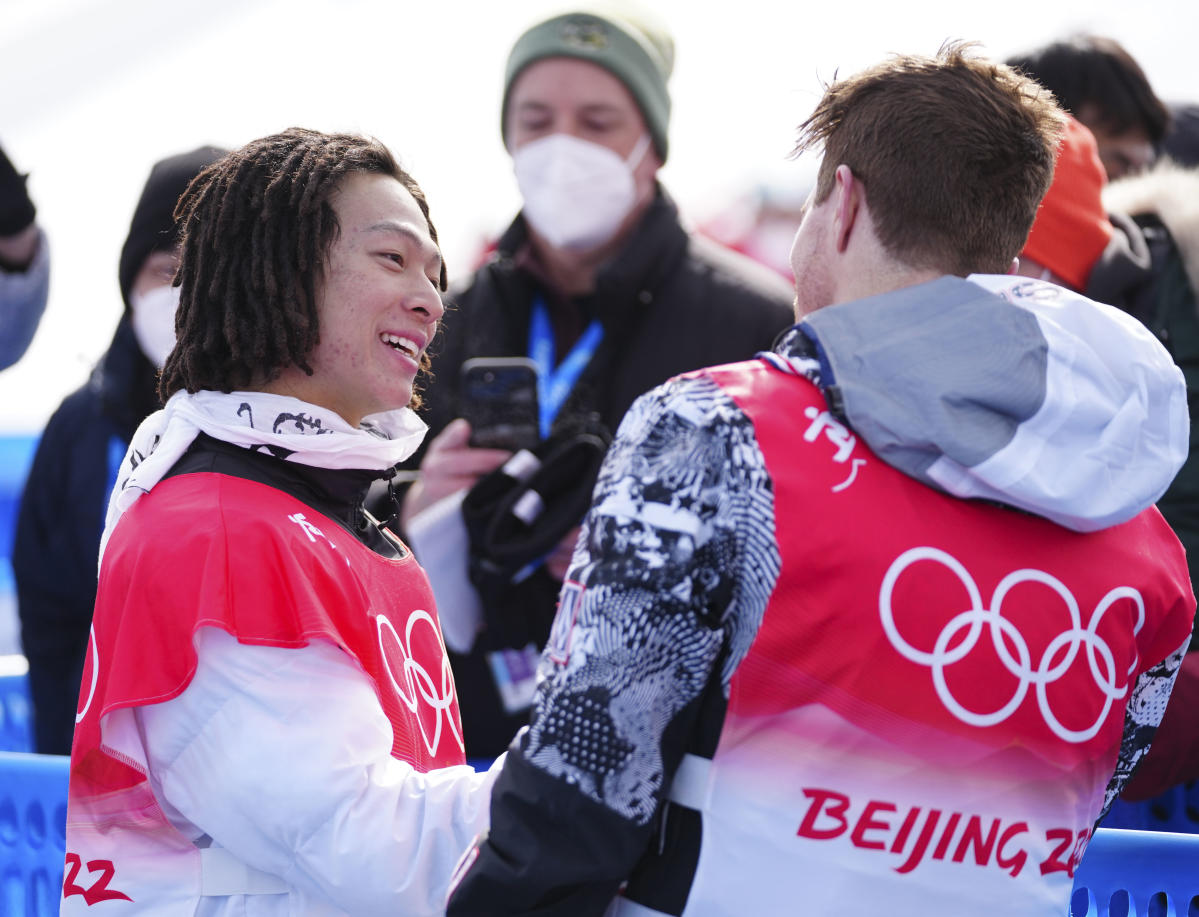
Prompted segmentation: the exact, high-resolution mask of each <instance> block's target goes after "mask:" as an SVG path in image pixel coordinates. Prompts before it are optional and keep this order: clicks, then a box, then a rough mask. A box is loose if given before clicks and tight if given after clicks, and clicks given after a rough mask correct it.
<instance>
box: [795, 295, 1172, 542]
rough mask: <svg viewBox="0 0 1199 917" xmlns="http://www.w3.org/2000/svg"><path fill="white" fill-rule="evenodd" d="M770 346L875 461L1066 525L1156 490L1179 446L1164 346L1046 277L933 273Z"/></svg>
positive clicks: (1111, 513) (1113, 515) (1133, 507)
mask: <svg viewBox="0 0 1199 917" xmlns="http://www.w3.org/2000/svg"><path fill="white" fill-rule="evenodd" d="M780 351H783V352H784V355H785V356H787V357H788V358H789V362H791V364H792V366H793V368H796V369H799V368H800V366H799V364H800V363H807V364H808V366H807V367H805V368H803V369H802V370H801V371H803V372H805V374H807V375H809V376H814V377H818V379H819V384H820V386H821V388H822V389H823V390H824V391H825V395H826V397H827V398H828V401H829V404H830V406H831V408H832V409H833V410H834V412H835V413H839V414H841V415H843V417H844V418H845V419H846V420H847V421H848V422H849V424H850V426H852V427H853V429H854V430H855V431H856V432H857V433H858V434H859V435H860V436H861V437H862V438H863V439H864V440H865V441H866V442H867V443H868V444H869V445H870V447H871V448H872V449H873V450H874V451H875V452H876V453H877V454H878V455H879V457H880V458H882V459H883V460H884V461H886V462H888V463H889V464H891V465H893V466H894V467H896V468H898V469H899V470H901V471H903V472H904V473H906V474H908V475H911V476H912V477H914V478H916V479H918V480H920V481H923V482H924V483H926V484H928V485H930V486H932V487H935V488H937V489H938V490H943V491H945V492H947V493H950V494H953V495H954V496H957V497H965V498H983V499H988V500H994V501H997V502H1000V503H1004V504H1007V505H1009V506H1014V507H1018V508H1020V509H1023V510H1027V511H1028V512H1031V513H1035V514H1037V515H1039V516H1044V517H1045V518H1047V519H1051V520H1053V521H1054V522H1056V523H1058V524H1060V525H1063V526H1066V527H1067V528H1070V529H1073V530H1075V531H1080V532H1089V531H1095V530H1097V529H1103V528H1107V527H1109V526H1112V525H1117V524H1119V523H1121V522H1125V521H1127V520H1128V519H1131V518H1132V517H1133V516H1135V515H1137V514H1138V513H1139V512H1141V511H1142V510H1144V509H1145V508H1147V507H1148V506H1150V505H1152V504H1153V503H1155V502H1156V501H1157V499H1158V498H1159V497H1160V496H1161V495H1162V493H1164V492H1165V490H1166V487H1167V486H1168V485H1169V484H1170V482H1171V481H1172V480H1173V478H1174V475H1175V474H1177V473H1178V469H1179V468H1180V467H1181V466H1182V463H1183V460H1184V459H1185V458H1186V455H1187V442H1188V434H1189V420H1188V415H1187V403H1186V388H1185V385H1184V382H1183V377H1182V373H1181V371H1180V370H1179V369H1178V368H1177V367H1176V366H1175V365H1174V363H1173V361H1172V360H1171V359H1170V356H1169V354H1168V353H1167V352H1166V350H1165V348H1164V347H1163V346H1162V345H1161V344H1160V343H1159V342H1158V341H1157V339H1156V338H1154V337H1153V335H1152V334H1150V333H1149V332H1148V331H1147V330H1146V329H1145V328H1144V326H1143V325H1141V324H1140V322H1138V321H1136V320H1135V319H1133V318H1131V317H1130V316H1128V315H1125V314H1124V313H1123V312H1120V311H1119V310H1118V309H1114V308H1112V307H1110V306H1105V305H1102V304H1100V303H1095V302H1092V301H1091V300H1089V299H1087V298H1085V297H1083V296H1080V295H1078V294H1076V293H1072V292H1070V291H1068V290H1065V289H1062V288H1061V287H1058V286H1054V285H1053V284H1049V283H1045V282H1043V281H1037V280H1029V279H1027V278H1022V277H1013V276H990V275H974V276H971V277H970V278H969V279H968V280H962V279H960V278H957V277H942V278H939V279H938V280H935V281H931V282H929V283H924V284H920V285H918V286H914V287H909V288H906V289H902V290H898V291H894V292H891V293H887V294H884V295H881V296H875V297H870V298H868V299H862V300H857V301H855V302H849V303H842V304H839V305H835V306H830V307H828V308H826V309H821V310H819V311H818V312H814V313H812V314H811V315H809V316H808V317H807V318H805V319H804V321H802V322H801V323H800V324H799V325H797V326H796V328H795V330H793V331H792V332H791V333H790V334H789V335H788V337H787V338H785V339H784V341H783V342H782V344H781V345H780ZM805 358H806V359H805ZM812 361H818V362H819V370H818V371H813V368H812V367H813V365H814V364H813V363H812Z"/></svg>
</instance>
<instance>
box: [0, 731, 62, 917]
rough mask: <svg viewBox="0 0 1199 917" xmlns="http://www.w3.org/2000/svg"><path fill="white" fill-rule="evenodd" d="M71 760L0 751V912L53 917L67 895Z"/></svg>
mask: <svg viewBox="0 0 1199 917" xmlns="http://www.w3.org/2000/svg"><path fill="white" fill-rule="evenodd" d="M70 764H71V759H70V758H67V757H65V756H59V755H27V754H18V753H14V752H0V914H4V915H5V917H53V915H57V914H58V902H59V898H60V897H61V895H62V876H63V858H64V846H65V838H66V830H67V778H68V774H69V773H70Z"/></svg>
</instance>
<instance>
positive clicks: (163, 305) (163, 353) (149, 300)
mask: <svg viewBox="0 0 1199 917" xmlns="http://www.w3.org/2000/svg"><path fill="white" fill-rule="evenodd" d="M129 307H130V308H131V309H132V310H133V334H134V335H135V336H136V337H137V343H138V345H139V346H140V347H141V349H142V353H144V354H145V355H146V359H148V360H149V361H150V362H151V363H153V364H154V365H155V366H157V367H158V368H159V369H162V365H163V364H164V363H165V362H166V361H167V356H168V355H169V354H170V352H171V351H172V350H173V349H174V348H175V311H176V310H177V309H178V308H179V287H173V286H169V285H168V286H165V287H154V289H152V290H149V291H147V292H145V293H142V294H140V295H138V294H137V293H134V294H133V295H131V296H130V297H129Z"/></svg>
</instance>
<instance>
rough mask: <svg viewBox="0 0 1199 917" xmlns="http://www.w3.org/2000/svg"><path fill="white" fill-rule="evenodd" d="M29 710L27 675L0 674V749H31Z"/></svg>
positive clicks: (31, 733) (31, 726)
mask: <svg viewBox="0 0 1199 917" xmlns="http://www.w3.org/2000/svg"><path fill="white" fill-rule="evenodd" d="M3 658H5V659H8V658H13V657H8V656H6V657H3ZM16 658H18V659H19V658H20V657H16ZM31 710H32V707H31V706H30V703H29V679H28V677H27V676H26V675H23V674H21V675H17V674H13V675H5V674H0V751H33V722H32V714H31Z"/></svg>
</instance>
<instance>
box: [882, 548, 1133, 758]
mask: <svg viewBox="0 0 1199 917" xmlns="http://www.w3.org/2000/svg"><path fill="white" fill-rule="evenodd" d="M920 561H932V562H934V563H938V564H941V565H942V566H944V567H946V568H948V569H949V570H950V571H951V572H952V573H953V574H954V575H956V576H957V578H958V579H959V580H960V581H961V583H962V585H963V586H965V588H966V594H967V595H968V597H969V599H970V607H969V608H968V609H967V610H965V611H963V612H961V613H959V614H958V615H956V616H955V617H953V618H952V619H950V621H949V622H948V623H947V624H946V625H945V626H944V627H943V628H942V629H941V632H940V633H939V634H938V635H937V639H936V642H935V644H934V646H933V649H932V652H925V651H923V650H920V649H917V648H916V647H914V646H912V645H911V644H910V643H908V641H907V640H905V639H904V638H903V636H902V635H901V634H900V632H899V628H898V627H897V626H896V624H895V614H894V610H893V609H892V607H891V596H892V593H893V592H894V589H895V584H896V582H897V581H898V580H899V577H900V576H902V575H903V573H904V572H905V571H906V570H907V569H908V568H909V567H910V566H912V565H913V564H915V563H918V562H920ZM1030 582H1031V583H1041V584H1042V585H1045V586H1048V587H1049V588H1050V589H1052V590H1053V591H1054V592H1056V593H1057V594H1058V596H1059V597H1060V598H1061V599H1062V602H1063V603H1064V604H1065V607H1066V609H1067V610H1068V612H1069V614H1070V625H1071V626H1070V627H1069V629H1067V630H1065V631H1063V632H1062V633H1060V634H1058V635H1057V636H1056V637H1054V638H1053V639H1052V640H1051V641H1050V642H1049V645H1048V646H1046V647H1045V651H1044V653H1042V654H1041V658H1040V660H1039V661H1038V662H1037V665H1036V667H1035V668H1034V667H1033V664H1032V654H1031V652H1030V651H1029V647H1028V643H1027V642H1026V641H1025V639H1024V636H1023V635H1022V634H1021V633H1020V631H1019V629H1018V628H1017V627H1016V625H1015V624H1013V623H1012V622H1011V621H1010V620H1008V619H1007V618H1005V617H1004V616H1003V613H1002V609H1003V601H1004V599H1005V598H1006V597H1007V594H1008V593H1009V592H1010V591H1011V590H1012V588H1013V587H1015V586H1018V585H1020V584H1021V583H1030ZM1121 599H1130V600H1131V601H1132V602H1133V603H1134V604H1135V605H1136V608H1137V621H1136V625H1135V627H1134V628H1133V633H1139V632H1140V630H1141V627H1142V626H1144V623H1145V601H1144V599H1143V598H1142V597H1141V594H1140V593H1139V592H1137V590H1135V589H1133V588H1132V587H1130V586H1118V587H1116V588H1115V589H1112V590H1111V591H1110V592H1108V593H1107V595H1105V596H1104V597H1103V598H1102V599H1101V600H1100V602H1099V604H1098V605H1096V606H1095V610H1094V611H1093V612H1092V613H1091V619H1090V621H1089V622H1088V623H1087V626H1086V627H1083V626H1082V615H1081V614H1080V612H1079V608H1078V602H1077V601H1076V600H1075V598H1074V596H1073V595H1072V594H1071V593H1070V590H1069V589H1067V588H1066V587H1065V585H1064V584H1063V583H1062V582H1061V581H1060V580H1058V579H1057V578H1055V577H1053V576H1050V575H1049V574H1048V573H1045V572H1043V571H1041V570H1033V569H1025V570H1016V571H1014V572H1012V573H1009V574H1008V575H1007V576H1005V577H1004V578H1003V580H1002V581H1001V582H1000V583H999V585H998V586H997V587H995V594H994V595H993V596H992V597H991V601H990V604H989V606H988V605H985V604H984V603H983V600H982V595H981V593H980V592H979V589H978V585H977V584H976V583H975V582H974V578H973V577H972V576H971V575H970V573H969V571H968V570H967V569H966V568H965V567H964V566H963V565H962V564H961V563H960V562H959V561H958V560H957V559H956V558H955V557H953V556H952V555H950V554H947V553H946V552H944V551H941V550H938V549H937V548H929V547H920V548H912V549H911V550H908V551H905V552H904V553H903V554H901V555H900V556H899V557H898V558H896V560H895V561H894V562H893V563H892V564H891V567H890V569H888V570H887V575H886V576H884V577H883V584H882V588H881V590H880V591H879V597H878V608H879V616H880V617H881V619H882V625H883V630H884V631H885V632H886V634H887V637H888V639H889V640H890V641H891V645H892V646H894V647H895V649H896V650H897V651H899V653H900V654H901V655H902V656H904V657H905V658H906V659H909V660H911V661H912V662H915V663H916V664H918V665H922V666H927V667H928V668H930V669H932V678H933V685H934V686H935V687H936V691H937V696H938V697H939V698H940V699H941V702H942V703H943V704H944V705H945V706H946V708H948V709H949V711H950V712H951V713H952V714H953V715H954V716H956V717H957V718H958V719H960V720H962V721H963V722H965V723H969V724H970V725H972V726H994V725H995V724H997V723H1002V722H1003V721H1004V720H1006V719H1007V718H1008V717H1009V716H1011V715H1012V713H1013V712H1015V710H1016V709H1017V708H1018V707H1019V706H1020V704H1021V703H1022V702H1023V701H1024V698H1025V695H1026V694H1027V693H1028V689H1029V688H1030V687H1034V688H1035V689H1036V698H1037V706H1038V707H1039V708H1040V711H1041V715H1042V716H1043V717H1044V719H1045V723H1046V725H1048V726H1049V728H1050V729H1051V730H1053V732H1054V734H1055V735H1057V736H1058V737H1059V738H1061V739H1063V740H1064V741H1066V742H1072V743H1079V742H1085V741H1087V740H1088V739H1091V738H1093V737H1094V736H1095V735H1096V734H1097V733H1098V732H1099V729H1100V727H1101V726H1102V725H1103V721H1104V720H1105V719H1106V718H1107V714H1108V712H1109V711H1110V710H1111V707H1112V703H1113V702H1114V701H1116V700H1119V699H1120V698H1122V697H1124V695H1125V694H1126V693H1127V691H1128V677H1129V676H1131V675H1132V673H1133V671H1134V670H1135V669H1136V665H1137V660H1136V658H1134V659H1133V661H1132V664H1131V665H1130V666H1129V668H1128V672H1127V673H1126V674H1125V679H1124V683H1123V684H1120V685H1117V684H1116V663H1115V658H1114V657H1113V655H1112V651H1111V648H1110V647H1109V646H1108V645H1107V643H1106V642H1105V641H1104V640H1103V639H1102V638H1101V637H1100V636H1099V635H1098V634H1097V633H1096V629H1097V628H1098V627H1099V622H1100V621H1101V620H1102V618H1103V615H1104V614H1105V613H1106V612H1107V610H1108V609H1109V608H1111V607H1112V605H1114V604H1115V603H1116V602H1118V601H1120V600H1121ZM984 626H985V627H986V628H987V629H988V631H989V632H990V636H991V643H992V645H993V646H994V648H995V652H996V653H997V654H998V655H999V659H1000V660H1001V661H1002V663H1003V665H1004V667H1005V668H1006V669H1007V670H1008V671H1009V672H1010V673H1011V674H1012V675H1013V676H1015V678H1016V679H1017V684H1016V689H1015V691H1014V692H1013V694H1012V696H1011V698H1010V699H1009V700H1008V701H1007V703H1005V704H1004V705H1003V706H1002V707H1000V708H999V709H998V710H994V711H991V712H989V713H980V712H977V711H974V710H968V709H967V708H966V707H965V706H963V705H962V704H961V703H960V702H959V701H958V700H957V698H955V697H954V696H953V693H952V692H951V691H950V689H949V685H948V684H947V683H946V680H945V670H946V668H948V667H949V666H951V665H953V664H954V663H955V662H959V661H960V660H962V659H963V658H964V657H965V656H966V655H967V654H969V653H970V652H971V651H972V650H973V649H974V648H975V646H977V645H978V642H979V640H980V639H981V635H982V631H983V628H984ZM963 630H965V631H967V633H966V635H965V637H964V638H962V639H961V642H960V643H958V644H957V645H956V646H954V647H953V648H952V649H951V648H950V646H951V644H953V642H954V640H955V639H956V638H957V637H958V635H959V634H960V633H961V632H962V631H963ZM1009 646H1010V647H1013V648H1014V654H1013V651H1012V650H1011V649H1009ZM1063 647H1065V648H1066V651H1065V654H1064V655H1063V656H1062V658H1061V660H1059V661H1058V662H1056V663H1054V662H1053V660H1054V657H1055V655H1057V654H1058V653H1059V652H1060V651H1061V650H1062V649H1063ZM1084 647H1085V649H1086V659H1087V665H1088V667H1089V668H1090V672H1091V677H1092V678H1093V679H1094V680H1095V685H1096V687H1097V688H1098V689H1099V691H1100V692H1101V693H1102V694H1103V697H1104V701H1103V709H1102V710H1101V711H1100V713H1099V716H1098V717H1097V718H1096V720H1095V722H1094V723H1092V724H1091V725H1090V726H1089V727H1087V728H1086V729H1068V728H1067V727H1066V726H1064V725H1062V723H1061V722H1060V721H1059V720H1058V718H1057V717H1056V716H1055V715H1054V712H1053V710H1052V708H1051V707H1050V704H1049V698H1048V694H1047V688H1048V686H1049V685H1051V684H1053V683H1054V682H1055V681H1057V680H1058V679H1060V678H1061V677H1062V676H1063V675H1064V674H1065V673H1066V671H1067V670H1068V669H1069V668H1070V666H1071V665H1072V664H1073V662H1074V660H1075V658H1076V657H1077V656H1078V652H1079V650H1080V649H1081V648H1084Z"/></svg>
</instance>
